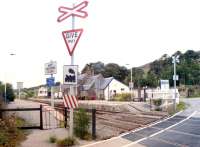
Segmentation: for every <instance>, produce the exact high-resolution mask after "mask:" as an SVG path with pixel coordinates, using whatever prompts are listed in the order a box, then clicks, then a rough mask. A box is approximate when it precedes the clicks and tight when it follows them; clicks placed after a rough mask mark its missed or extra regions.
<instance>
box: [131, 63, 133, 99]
mask: <svg viewBox="0 0 200 147" xmlns="http://www.w3.org/2000/svg"><path fill="white" fill-rule="evenodd" d="M131 99H132V100H133V71H132V67H131Z"/></svg>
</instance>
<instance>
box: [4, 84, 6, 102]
mask: <svg viewBox="0 0 200 147" xmlns="http://www.w3.org/2000/svg"><path fill="white" fill-rule="evenodd" d="M4 93H5V94H4V100H5V103H6V102H7V94H6V81H5V89H4Z"/></svg>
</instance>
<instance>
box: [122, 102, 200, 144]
mask: <svg viewBox="0 0 200 147" xmlns="http://www.w3.org/2000/svg"><path fill="white" fill-rule="evenodd" d="M184 101H185V102H186V103H187V104H189V105H190V107H189V108H188V109H187V110H185V111H184V112H182V113H180V114H178V115H176V116H175V117H173V118H170V119H168V120H166V121H164V122H161V123H158V124H155V125H152V126H151V127H148V128H145V129H142V130H139V131H136V132H134V133H132V134H127V135H125V136H123V138H126V139H130V140H131V141H132V143H130V144H127V145H124V147H134V146H146V147H200V107H199V106H200V99H199V98H195V99H184Z"/></svg>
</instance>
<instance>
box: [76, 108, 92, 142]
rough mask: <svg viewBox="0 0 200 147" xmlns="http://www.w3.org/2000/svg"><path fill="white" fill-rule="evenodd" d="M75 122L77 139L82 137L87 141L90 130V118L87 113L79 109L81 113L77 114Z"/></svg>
mask: <svg viewBox="0 0 200 147" xmlns="http://www.w3.org/2000/svg"><path fill="white" fill-rule="evenodd" d="M74 119H75V121H74V123H75V128H74V133H75V135H76V136H77V137H80V138H81V139H85V136H87V135H88V134H89V133H88V129H89V116H88V115H87V113H86V111H85V110H84V109H79V111H78V112H77V113H76V114H75V117H74Z"/></svg>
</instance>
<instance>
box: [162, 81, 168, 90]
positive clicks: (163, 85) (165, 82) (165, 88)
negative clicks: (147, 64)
mask: <svg viewBox="0 0 200 147" xmlns="http://www.w3.org/2000/svg"><path fill="white" fill-rule="evenodd" d="M160 89H161V90H169V80H160Z"/></svg>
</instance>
